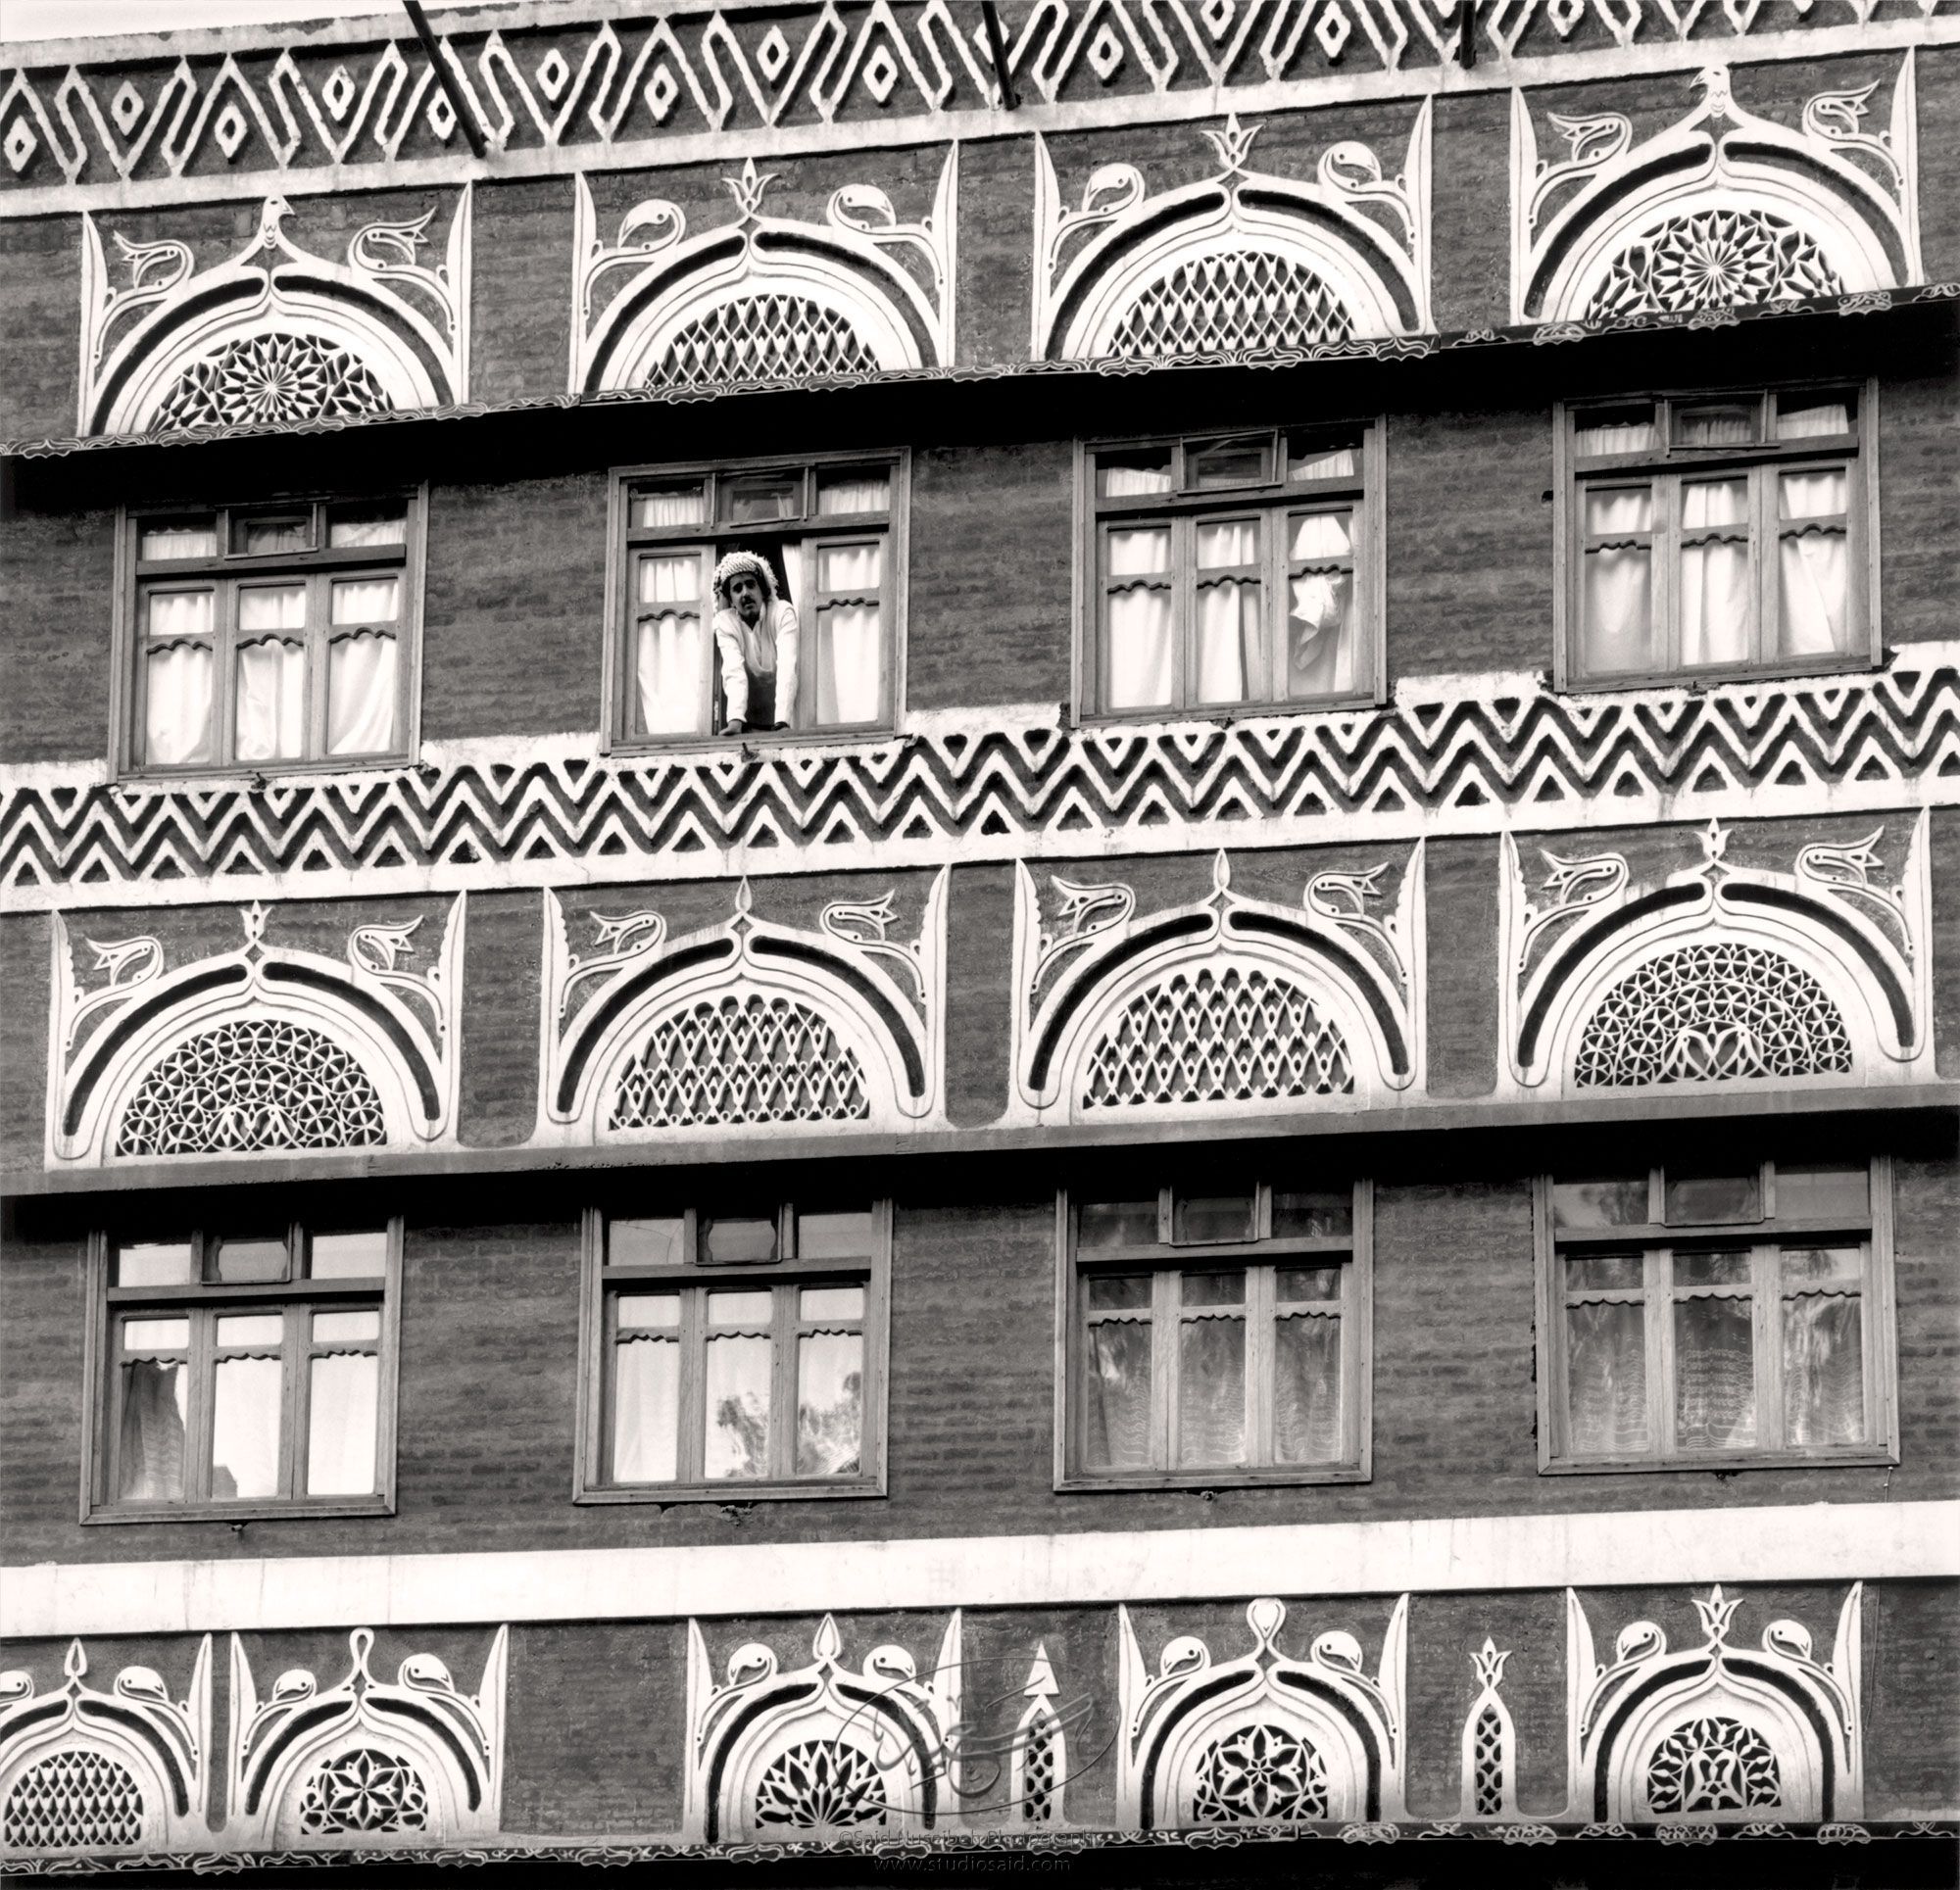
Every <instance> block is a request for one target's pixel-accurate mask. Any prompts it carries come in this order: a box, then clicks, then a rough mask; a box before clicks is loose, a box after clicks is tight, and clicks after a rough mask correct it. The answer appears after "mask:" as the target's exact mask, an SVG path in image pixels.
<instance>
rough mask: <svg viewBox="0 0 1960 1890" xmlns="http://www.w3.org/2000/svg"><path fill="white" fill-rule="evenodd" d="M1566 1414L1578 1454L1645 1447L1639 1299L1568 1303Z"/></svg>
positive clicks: (1624, 1452)
mask: <svg viewBox="0 0 1960 1890" xmlns="http://www.w3.org/2000/svg"><path fill="white" fill-rule="evenodd" d="M1565 1383H1566V1400H1567V1405H1566V1415H1567V1424H1568V1428H1569V1430H1570V1432H1571V1443H1572V1452H1573V1455H1574V1456H1577V1457H1626V1456H1634V1455H1638V1454H1639V1453H1640V1452H1642V1451H1644V1450H1646V1449H1647V1448H1648V1447H1649V1445H1648V1439H1647V1354H1646V1320H1645V1315H1644V1312H1643V1310H1642V1306H1641V1304H1640V1302H1639V1301H1638V1300H1608V1301H1605V1302H1594V1303H1593V1304H1592V1305H1587V1306H1570V1307H1567V1309H1566V1313H1565Z"/></svg>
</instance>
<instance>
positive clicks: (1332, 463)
mask: <svg viewBox="0 0 1960 1890" xmlns="http://www.w3.org/2000/svg"><path fill="white" fill-rule="evenodd" d="M1354 457H1355V456H1354V449H1353V448H1352V447H1351V446H1344V447H1337V448H1336V449H1335V450H1334V451H1333V452H1332V453H1316V454H1314V455H1313V457H1312V458H1311V459H1306V460H1295V461H1294V462H1293V464H1292V466H1291V467H1290V468H1289V472H1290V473H1291V476H1292V477H1294V478H1296V479H1351V478H1353V476H1354Z"/></svg>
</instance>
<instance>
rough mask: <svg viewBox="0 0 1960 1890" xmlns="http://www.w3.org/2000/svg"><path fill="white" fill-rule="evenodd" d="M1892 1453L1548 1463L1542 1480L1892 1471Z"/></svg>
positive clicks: (1731, 1454) (1721, 1454)
mask: <svg viewBox="0 0 1960 1890" xmlns="http://www.w3.org/2000/svg"><path fill="white" fill-rule="evenodd" d="M1898 1461H1899V1459H1898V1453H1897V1452H1896V1451H1893V1450H1884V1449H1876V1448H1863V1447H1861V1448H1859V1449H1857V1450H1844V1451H1834V1452H1826V1451H1819V1450H1777V1451H1760V1450H1758V1451H1738V1450H1732V1451H1709V1452H1708V1453H1707V1454H1706V1455H1705V1456H1704V1455H1696V1456H1693V1457H1639V1458H1629V1459H1625V1460H1621V1461H1616V1462H1611V1463H1603V1462H1602V1463H1548V1464H1541V1465H1540V1466H1539V1475H1540V1476H1541V1477H1653V1476H1676V1475H1680V1474H1681V1473H1683V1472H1690V1473H1691V1472H1694V1471H1706V1470H1719V1471H1721V1472H1722V1473H1723V1474H1724V1475H1725V1476H1726V1475H1729V1474H1732V1473H1733V1472H1735V1471H1739V1470H1895V1469H1896V1468H1897V1467H1898Z"/></svg>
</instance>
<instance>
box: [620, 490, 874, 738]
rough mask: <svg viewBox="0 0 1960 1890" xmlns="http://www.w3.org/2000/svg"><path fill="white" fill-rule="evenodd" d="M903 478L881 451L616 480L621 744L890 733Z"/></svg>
mask: <svg viewBox="0 0 1960 1890" xmlns="http://www.w3.org/2000/svg"><path fill="white" fill-rule="evenodd" d="M905 474H906V460H905V456H904V455H902V454H883V455H876V454H874V455H868V456H862V457H858V458H849V459H844V458H840V459H821V460H802V461H790V462H777V463H771V464H756V465H746V464H745V465H728V466H707V467H694V468H672V469H665V470H662V471H658V472H648V473H645V474H637V473H636V474H629V475H622V477H621V479H620V482H619V497H618V505H617V514H618V518H619V531H620V539H621V544H620V555H621V557H622V563H621V566H620V572H619V586H618V588H619V596H620V603H619V606H618V608H617V609H616V611H615V613H614V625H613V653H612V673H613V690H612V694H613V702H612V706H611V711H610V712H611V716H612V739H613V741H614V742H615V743H622V744H634V743H655V742H674V741H699V740H701V739H703V738H706V737H710V736H717V735H743V734H750V733H755V734H768V733H771V732H776V731H794V732H796V733H798V734H819V733H837V734H846V733H850V732H852V731H854V730H865V731H872V730H877V729H883V728H889V727H890V726H891V725H892V721H893V717H894V715H895V713H896V703H897V700H898V696H897V692H898V678H897V668H898V654H899V651H900V649H901V642H900V638H901V629H902V621H901V620H902V612H903V599H904V525H903V519H904V509H905ZM740 553H747V554H750V555H751V559H752V560H753V561H751V560H743V559H740V558H737V559H736V560H735V563H734V565H731V564H729V563H728V562H727V561H726V560H729V559H730V557H731V555H732V554H740ZM745 562H748V563H749V564H750V569H749V572H748V575H750V576H751V577H753V578H756V579H757V580H758V582H757V585H756V591H757V595H756V597H755V598H754V599H753V600H749V601H747V602H745V599H744V598H743V596H742V594H741V591H740V588H739V587H738V584H737V580H738V578H739V577H741V576H742V575H743V573H742V572H741V571H740V570H739V569H737V568H735V566H739V565H740V564H742V563H745ZM717 570H723V571H726V572H727V574H728V582H727V584H726V586H725V587H724V589H723V591H721V592H717V589H716V586H715V573H716V571H717Z"/></svg>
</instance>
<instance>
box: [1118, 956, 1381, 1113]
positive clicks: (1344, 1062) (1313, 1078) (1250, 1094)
mask: <svg viewBox="0 0 1960 1890" xmlns="http://www.w3.org/2000/svg"><path fill="white" fill-rule="evenodd" d="M1353 1088H1354V1068H1353V1060H1352V1058H1351V1057H1350V1056H1349V1054H1348V1042H1347V1040H1346V1039H1345V1038H1344V1037H1343V1036H1342V1034H1341V1031H1340V1028H1339V1027H1338V1026H1337V1025H1336V1024H1335V1023H1334V1022H1333V1020H1332V1019H1331V1018H1328V1017H1325V1016H1323V1015H1322V1014H1321V1011H1320V1009H1319V1008H1318V1006H1317V1005H1316V1004H1315V1003H1314V1000H1313V999H1312V998H1311V997H1310V996H1308V995H1307V993H1305V992H1303V991H1301V990H1300V989H1299V986H1298V985H1295V984H1292V983H1289V982H1288V981H1287V980H1285V979H1283V978H1277V977H1274V976H1272V975H1271V974H1270V973H1267V972H1264V971H1259V970H1252V971H1242V970H1241V969H1240V968H1239V967H1238V966H1236V965H1232V966H1228V967H1227V968H1226V969H1225V971H1224V972H1222V973H1219V972H1214V971H1212V970H1210V969H1209V968H1208V967H1207V968H1205V969H1203V970H1201V971H1198V972H1196V973H1190V972H1183V971H1180V972H1177V973H1175V974H1173V975H1172V976H1171V977H1169V978H1167V979H1165V980H1164V981H1163V982H1162V983H1160V984H1157V985H1153V986H1152V987H1151V988H1150V989H1149V990H1148V991H1144V992H1141V993H1138V994H1137V996H1135V997H1133V998H1132V999H1131V1000H1130V1002H1129V1003H1128V1004H1127V1005H1126V1006H1125V1007H1124V1009H1123V1012H1122V1015H1121V1016H1120V1017H1119V1018H1117V1020H1116V1021H1115V1023H1114V1024H1113V1025H1111V1026H1110V1028H1109V1029H1108V1030H1107V1031H1105V1032H1104V1033H1103V1036H1102V1037H1100V1038H1099V1039H1098V1040H1097V1042H1096V1044H1095V1047H1094V1048H1093V1049H1092V1050H1091V1052H1090V1057H1089V1064H1088V1075H1087V1080H1086V1082H1085V1084H1084V1088H1083V1098H1082V1100H1083V1106H1084V1107H1085V1108H1122V1107H1134V1106H1138V1105H1141V1104H1149V1103H1167V1102H1227V1101H1232V1102H1237V1101H1246V1100H1252V1099H1257V1100H1275V1099H1278V1098H1280V1097H1284V1096H1307V1095H1347V1094H1349V1093H1351V1092H1352V1090H1353Z"/></svg>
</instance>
